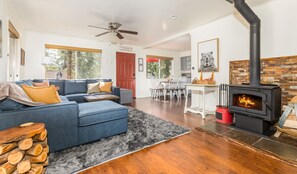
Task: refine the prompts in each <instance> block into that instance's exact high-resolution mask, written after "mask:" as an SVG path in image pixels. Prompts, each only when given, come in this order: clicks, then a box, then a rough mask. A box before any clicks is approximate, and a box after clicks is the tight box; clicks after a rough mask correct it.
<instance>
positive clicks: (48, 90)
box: [22, 85, 61, 104]
mask: <svg viewBox="0 0 297 174" xmlns="http://www.w3.org/2000/svg"><path fill="white" fill-rule="evenodd" d="M22 88H23V90H24V91H25V93H26V94H27V95H28V97H29V98H30V99H31V100H32V101H34V102H42V103H45V104H55V103H60V102H61V98H60V96H59V94H58V93H57V91H56V87H55V86H54V85H51V86H43V87H34V86H27V85H22Z"/></svg>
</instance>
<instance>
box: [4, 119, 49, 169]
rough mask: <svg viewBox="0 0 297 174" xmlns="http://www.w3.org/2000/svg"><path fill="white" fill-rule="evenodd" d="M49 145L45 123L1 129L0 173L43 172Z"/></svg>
mask: <svg viewBox="0 0 297 174" xmlns="http://www.w3.org/2000/svg"><path fill="white" fill-rule="evenodd" d="M48 153H49V147H48V144H47V131H46V129H45V126H44V124H43V123H28V124H25V125H21V126H19V127H15V128H10V129H6V130H3V131H0V174H11V173H12V174H23V173H30V174H42V173H44V172H45V170H46V166H47V165H48Z"/></svg>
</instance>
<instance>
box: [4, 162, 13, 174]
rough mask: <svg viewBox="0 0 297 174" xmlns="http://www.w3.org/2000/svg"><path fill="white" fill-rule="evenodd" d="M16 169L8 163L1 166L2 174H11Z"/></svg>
mask: <svg viewBox="0 0 297 174" xmlns="http://www.w3.org/2000/svg"><path fill="white" fill-rule="evenodd" d="M15 169H16V167H15V166H14V165H11V164H9V163H8V162H7V163H5V164H3V165H1V166H0V174H11V173H12V172H13V171H15Z"/></svg>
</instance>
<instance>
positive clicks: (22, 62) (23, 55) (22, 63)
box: [21, 49, 25, 66]
mask: <svg viewBox="0 0 297 174" xmlns="http://www.w3.org/2000/svg"><path fill="white" fill-rule="evenodd" d="M21 65H22V66H25V51H24V50H23V49H21Z"/></svg>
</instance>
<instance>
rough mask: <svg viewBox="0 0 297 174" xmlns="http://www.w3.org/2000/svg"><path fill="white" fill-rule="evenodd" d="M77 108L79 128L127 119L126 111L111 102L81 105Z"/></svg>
mask: <svg viewBox="0 0 297 174" xmlns="http://www.w3.org/2000/svg"><path fill="white" fill-rule="evenodd" d="M78 107H79V116H78V117H79V118H78V125H79V126H90V125H95V124H99V123H103V122H108V121H112V120H117V119H122V118H127V117H128V109H127V108H126V107H124V106H122V105H119V104H117V103H114V102H112V101H99V102H89V103H81V104H79V105H78Z"/></svg>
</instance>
